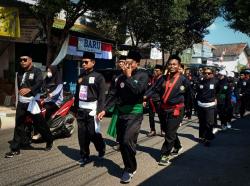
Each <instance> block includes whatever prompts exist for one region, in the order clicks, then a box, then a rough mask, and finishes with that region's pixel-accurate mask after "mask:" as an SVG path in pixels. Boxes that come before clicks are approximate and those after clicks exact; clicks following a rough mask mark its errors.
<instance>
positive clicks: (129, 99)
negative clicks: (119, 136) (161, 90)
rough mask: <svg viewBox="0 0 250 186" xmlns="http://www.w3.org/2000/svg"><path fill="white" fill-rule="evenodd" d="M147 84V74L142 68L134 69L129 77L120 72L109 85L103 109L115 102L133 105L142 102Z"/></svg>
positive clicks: (121, 104) (108, 107)
mask: <svg viewBox="0 0 250 186" xmlns="http://www.w3.org/2000/svg"><path fill="white" fill-rule="evenodd" d="M147 85H148V74H147V73H146V72H145V71H144V70H138V69H136V70H134V71H133V72H132V75H131V77H129V78H128V77H126V76H125V75H123V74H121V75H119V76H118V77H117V78H116V82H115V83H114V84H113V87H110V90H109V93H108V95H107V99H106V106H105V111H107V110H108V109H110V108H111V107H112V106H114V105H115V104H117V105H120V106H123V105H135V104H141V103H142V102H143V95H144V93H145V91H146V89H147Z"/></svg>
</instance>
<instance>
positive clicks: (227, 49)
mask: <svg viewBox="0 0 250 186" xmlns="http://www.w3.org/2000/svg"><path fill="white" fill-rule="evenodd" d="M214 46H215V48H216V49H215V50H214V51H213V55H214V57H220V56H222V54H223V52H224V54H223V56H239V55H240V54H241V53H242V52H243V51H244V50H245V48H246V47H247V43H233V44H221V45H214Z"/></svg>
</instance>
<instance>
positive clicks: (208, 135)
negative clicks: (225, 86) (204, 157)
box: [198, 106, 215, 140]
mask: <svg viewBox="0 0 250 186" xmlns="http://www.w3.org/2000/svg"><path fill="white" fill-rule="evenodd" d="M214 114H215V106H213V107H209V108H203V107H200V106H198V119H199V124H200V127H199V137H200V138H205V139H206V140H212V139H213V138H214V134H213V127H214Z"/></svg>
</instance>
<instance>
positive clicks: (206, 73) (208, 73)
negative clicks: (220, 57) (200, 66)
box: [204, 72, 212, 75]
mask: <svg viewBox="0 0 250 186" xmlns="http://www.w3.org/2000/svg"><path fill="white" fill-rule="evenodd" d="M204 74H205V75H210V74H212V72H204Z"/></svg>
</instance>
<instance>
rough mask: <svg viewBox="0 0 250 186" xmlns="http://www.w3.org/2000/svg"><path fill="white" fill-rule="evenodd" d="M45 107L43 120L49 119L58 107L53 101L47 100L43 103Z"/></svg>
mask: <svg viewBox="0 0 250 186" xmlns="http://www.w3.org/2000/svg"><path fill="white" fill-rule="evenodd" d="M44 107H45V109H46V114H45V120H46V122H47V121H48V120H49V119H50V117H51V115H52V114H54V113H55V112H56V111H57V110H58V109H59V107H58V106H57V105H56V104H55V103H54V102H47V103H45V105H44Z"/></svg>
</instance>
